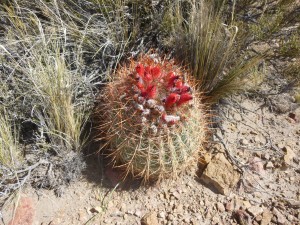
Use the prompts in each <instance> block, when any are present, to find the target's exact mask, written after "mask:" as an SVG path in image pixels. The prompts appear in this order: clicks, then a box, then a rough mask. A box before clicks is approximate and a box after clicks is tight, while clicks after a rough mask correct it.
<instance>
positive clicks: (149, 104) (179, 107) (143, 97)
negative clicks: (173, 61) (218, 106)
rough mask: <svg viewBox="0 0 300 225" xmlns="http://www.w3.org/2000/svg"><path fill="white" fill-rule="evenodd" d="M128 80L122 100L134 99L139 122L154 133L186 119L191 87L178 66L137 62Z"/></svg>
mask: <svg viewBox="0 0 300 225" xmlns="http://www.w3.org/2000/svg"><path fill="white" fill-rule="evenodd" d="M131 67H132V66H131ZM127 79H128V82H127V85H128V89H127V91H126V92H125V93H124V94H123V95H122V96H121V98H120V100H122V99H124V100H125V101H130V100H131V101H132V107H133V108H135V109H136V110H137V113H139V114H140V120H139V122H140V123H141V124H142V125H143V127H145V126H148V128H149V129H150V131H151V133H152V134H157V132H161V131H162V130H163V129H166V128H167V127H175V125H176V124H178V123H180V122H182V121H184V120H186V116H187V115H186V113H187V107H189V104H190V103H191V100H192V99H193V96H192V93H191V91H192V88H191V87H190V86H189V85H188V84H187V83H186V82H185V80H184V77H183V76H182V75H180V74H179V73H177V71H176V69H175V70H174V69H172V68H171V67H170V65H160V64H156V63H154V61H152V60H150V59H148V60H146V62H143V63H141V62H139V63H136V66H135V68H134V70H133V71H131V73H129V74H128V77H127Z"/></svg>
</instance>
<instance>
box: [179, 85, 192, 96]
mask: <svg viewBox="0 0 300 225" xmlns="http://www.w3.org/2000/svg"><path fill="white" fill-rule="evenodd" d="M190 90H191V87H190V86H187V85H184V86H182V87H181V88H180V93H181V94H184V93H186V92H189V91H190Z"/></svg>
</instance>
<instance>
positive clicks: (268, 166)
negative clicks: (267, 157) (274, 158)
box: [266, 161, 274, 169]
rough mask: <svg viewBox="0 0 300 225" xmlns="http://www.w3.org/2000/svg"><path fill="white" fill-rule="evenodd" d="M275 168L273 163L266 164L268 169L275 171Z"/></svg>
mask: <svg viewBox="0 0 300 225" xmlns="http://www.w3.org/2000/svg"><path fill="white" fill-rule="evenodd" d="M273 168H274V165H273V163H272V162H271V161H269V162H267V164H266V169H273Z"/></svg>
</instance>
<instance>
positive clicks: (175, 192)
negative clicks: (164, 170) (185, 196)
mask: <svg viewBox="0 0 300 225" xmlns="http://www.w3.org/2000/svg"><path fill="white" fill-rule="evenodd" d="M172 195H173V196H174V197H175V198H176V199H177V200H178V199H179V198H180V194H179V193H178V191H174V192H172Z"/></svg>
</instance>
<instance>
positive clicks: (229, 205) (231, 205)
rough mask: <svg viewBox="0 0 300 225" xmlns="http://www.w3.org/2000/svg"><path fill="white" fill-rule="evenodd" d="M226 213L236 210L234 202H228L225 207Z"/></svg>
mask: <svg viewBox="0 0 300 225" xmlns="http://www.w3.org/2000/svg"><path fill="white" fill-rule="evenodd" d="M225 209H226V211H228V212H231V211H232V210H233V209H234V204H233V202H232V201H230V202H227V203H226V206H225Z"/></svg>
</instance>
